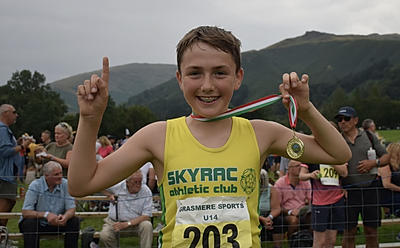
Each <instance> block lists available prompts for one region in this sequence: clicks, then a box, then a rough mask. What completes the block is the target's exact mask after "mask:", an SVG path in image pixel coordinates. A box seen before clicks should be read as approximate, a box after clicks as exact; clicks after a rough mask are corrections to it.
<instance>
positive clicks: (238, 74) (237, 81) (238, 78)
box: [234, 68, 244, 90]
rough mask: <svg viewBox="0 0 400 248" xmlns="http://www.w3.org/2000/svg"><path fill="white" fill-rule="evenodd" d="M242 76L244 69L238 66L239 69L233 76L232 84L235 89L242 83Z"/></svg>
mask: <svg viewBox="0 0 400 248" xmlns="http://www.w3.org/2000/svg"><path fill="white" fill-rule="evenodd" d="M243 76H244V70H243V68H240V70H239V71H238V72H237V73H236V77H235V78H236V80H235V86H234V89H235V90H238V89H239V88H240V85H242V81H243Z"/></svg>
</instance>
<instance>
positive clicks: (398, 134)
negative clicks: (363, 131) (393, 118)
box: [378, 130, 400, 143]
mask: <svg viewBox="0 0 400 248" xmlns="http://www.w3.org/2000/svg"><path fill="white" fill-rule="evenodd" d="M378 134H379V135H380V136H382V137H383V138H384V139H385V141H386V143H389V142H399V141H400V130H379V131H378Z"/></svg>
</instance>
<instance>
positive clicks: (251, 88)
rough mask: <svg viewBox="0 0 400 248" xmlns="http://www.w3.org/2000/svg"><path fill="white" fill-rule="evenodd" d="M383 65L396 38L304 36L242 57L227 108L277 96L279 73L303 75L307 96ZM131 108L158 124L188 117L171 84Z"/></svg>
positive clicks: (395, 57) (397, 46)
mask: <svg viewBox="0 0 400 248" xmlns="http://www.w3.org/2000/svg"><path fill="white" fill-rule="evenodd" d="M383 60H385V61H388V63H390V64H393V65H396V64H400V35H398V34H390V35H379V34H371V35H366V36H361V35H334V34H327V33H321V32H316V31H311V32H306V33H305V34H304V35H303V36H299V37H296V38H291V39H286V40H283V41H281V42H278V43H276V44H274V45H272V46H269V47H266V48H264V49H261V50H259V51H255V50H253V51H248V52H244V53H242V66H243V68H244V75H245V76H244V80H243V83H242V86H241V88H240V89H239V90H238V91H236V92H235V94H234V96H233V99H232V105H233V106H238V105H240V104H243V103H246V102H249V101H252V100H255V99H257V98H260V97H263V96H266V95H270V94H276V93H278V92H279V89H278V87H279V84H280V83H281V78H282V74H283V73H285V72H291V71H296V72H297V73H298V74H299V75H302V74H303V73H306V74H308V75H309V76H310V87H311V97H312V93H313V91H312V90H313V85H319V84H327V85H328V84H329V85H332V83H335V82H337V81H338V80H340V79H342V78H344V77H349V76H351V75H352V74H354V73H357V72H360V71H363V70H365V69H367V68H369V67H371V66H373V65H374V64H376V63H380V62H381V61H383ZM314 88H315V86H314ZM150 96H151V97H150ZM133 104H139V105H144V106H147V107H149V108H150V109H151V110H152V111H153V112H154V113H156V114H157V115H158V116H159V117H160V119H166V118H172V117H177V116H182V115H187V114H188V113H190V109H189V107H188V106H187V104H186V102H185V101H184V98H183V96H182V93H181V92H180V89H179V87H178V83H177V82H176V80H175V79H171V80H169V81H167V82H165V83H164V84H160V85H158V86H156V87H154V88H152V89H149V90H145V91H144V92H142V93H140V94H138V95H135V96H132V97H131V98H129V100H128V105H133Z"/></svg>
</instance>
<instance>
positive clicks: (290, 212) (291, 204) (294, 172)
mask: <svg viewBox="0 0 400 248" xmlns="http://www.w3.org/2000/svg"><path fill="white" fill-rule="evenodd" d="M300 165H301V162H299V161H295V160H290V161H289V166H288V173H287V174H286V176H284V177H281V178H279V179H278V180H277V181H276V183H275V185H274V188H275V189H276V191H277V193H278V199H279V205H280V207H281V214H280V215H279V216H277V217H276V218H274V220H273V221H274V223H273V235H272V237H273V240H274V247H282V241H283V239H284V237H285V233H286V231H287V237H288V238H290V236H291V235H292V234H293V233H294V232H296V231H297V230H299V227H300V224H306V223H307V224H309V223H310V222H311V219H310V218H311V217H310V216H311V215H310V212H309V206H308V204H309V202H310V200H311V184H310V182H309V181H300V179H299V174H300V170H301V167H300Z"/></svg>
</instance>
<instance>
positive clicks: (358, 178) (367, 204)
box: [335, 107, 389, 248]
mask: <svg viewBox="0 0 400 248" xmlns="http://www.w3.org/2000/svg"><path fill="white" fill-rule="evenodd" d="M335 119H336V121H337V122H338V125H339V127H340V130H341V131H342V135H343V138H344V139H345V140H346V142H347V144H348V146H349V147H350V150H351V152H352V157H351V159H350V160H349V162H348V165H347V168H348V176H347V177H346V178H342V181H343V187H344V188H345V189H346V191H347V199H346V227H345V231H344V235H343V241H342V246H343V247H344V248H350V247H355V237H356V234H357V222H358V216H359V214H361V217H362V219H363V224H364V233H365V239H366V242H365V243H366V244H367V246H366V247H367V248H369V247H379V243H378V236H377V232H378V227H379V226H380V225H381V208H380V204H379V192H378V191H379V183H378V181H377V180H376V178H377V174H376V173H377V172H376V170H374V168H375V167H380V166H385V165H387V164H388V163H389V155H388V153H387V151H386V149H385V147H383V146H382V145H381V143H380V142H379V140H378V138H377V137H376V136H375V135H374V134H372V141H370V139H369V138H368V135H367V134H366V132H365V131H360V130H359V129H358V128H357V127H356V125H357V123H358V116H357V113H356V111H355V110H354V109H353V108H352V107H342V108H340V109H339V112H338V114H337V115H336V116H335ZM372 147H373V148H374V149H375V151H376V156H377V158H378V159H374V160H369V159H368V150H370V149H371V148H372Z"/></svg>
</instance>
